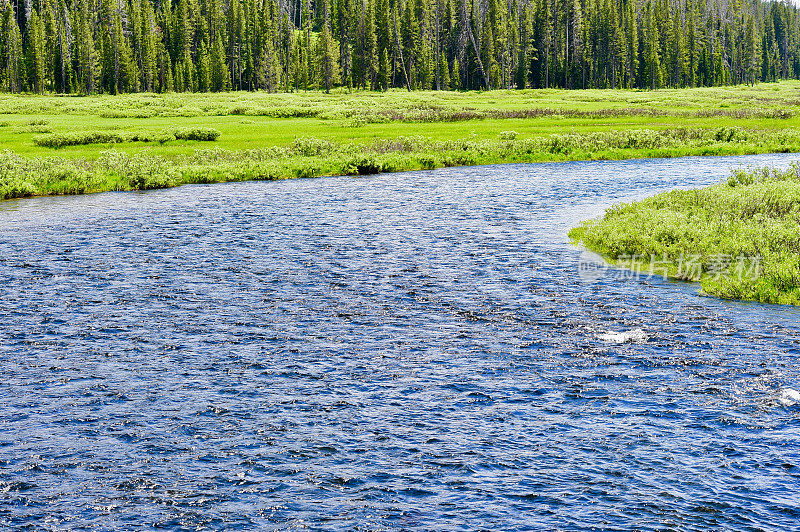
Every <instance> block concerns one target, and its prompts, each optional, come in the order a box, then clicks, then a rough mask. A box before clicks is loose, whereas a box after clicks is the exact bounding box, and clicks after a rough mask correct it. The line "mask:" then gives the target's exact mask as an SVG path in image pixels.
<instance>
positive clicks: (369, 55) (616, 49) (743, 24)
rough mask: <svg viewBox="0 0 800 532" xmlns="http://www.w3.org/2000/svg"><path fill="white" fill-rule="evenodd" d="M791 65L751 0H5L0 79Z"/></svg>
mask: <svg viewBox="0 0 800 532" xmlns="http://www.w3.org/2000/svg"><path fill="white" fill-rule="evenodd" d="M798 77H800V15H798V9H797V8H796V7H794V6H793V5H792V4H789V3H788V2H787V3H781V2H775V1H770V2H762V1H760V0H757V1H752V0H154V1H151V0H0V88H1V89H2V90H3V91H6V92H32V93H73V94H96V93H104V94H117V93H128V92H169V91H176V92H219V91H227V90H251V91H255V90H264V91H270V92H276V91H293V90H320V89H321V90H330V89H331V88H333V87H347V88H354V89H368V90H376V91H378V90H385V89H388V88H407V89H408V90H426V89H427V90H465V89H472V90H474V89H500V88H541V87H551V88H567V89H573V88H574V89H577V88H643V89H657V88H662V87H695V86H718V85H728V84H742V83H749V84H752V83H756V82H759V81H774V80H779V79H789V78H798Z"/></svg>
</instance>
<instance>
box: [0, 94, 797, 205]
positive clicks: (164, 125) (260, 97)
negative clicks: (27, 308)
mask: <svg viewBox="0 0 800 532" xmlns="http://www.w3.org/2000/svg"><path fill="white" fill-rule="evenodd" d="M775 151H783V152H786V151H800V82H797V81H786V82H780V83H772V84H760V85H756V86H737V87H722V88H720V87H715V88H697V89H672V90H668V89H665V90H659V91H631V90H585V91H566V90H542V89H540V90H525V91H491V92H466V93H459V92H412V93H409V92H406V91H401V90H393V91H389V92H384V93H373V92H352V93H351V92H345V91H338V92H333V93H331V94H324V93H321V92H298V93H290V94H268V93H250V92H247V93H245V92H235V93H216V94H176V93H170V94H129V95H119V96H102V95H101V96H90V97H76V96H37V95H15V94H2V95H0V197H2V198H6V199H7V198H13V197H20V196H30V195H48V194H80V193H88V192H98V191H106V190H133V189H147V188H161V187H169V186H176V185H181V184H185V183H211V182H222V181H234V180H245V179H284V178H293V177H313V176H321V175H363V174H370V173H377V172H392V171H402V170H414V169H427V168H436V167H441V166H461V165H474V164H489V163H502V162H544V161H566V160H582V159H623V158H635V157H670V156H681V155H733V154H746V153H762V152H775Z"/></svg>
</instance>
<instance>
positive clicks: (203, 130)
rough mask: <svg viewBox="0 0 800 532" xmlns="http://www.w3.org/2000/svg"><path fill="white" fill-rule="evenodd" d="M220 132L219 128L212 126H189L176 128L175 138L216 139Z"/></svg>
mask: <svg viewBox="0 0 800 532" xmlns="http://www.w3.org/2000/svg"><path fill="white" fill-rule="evenodd" d="M220 134H221V133H220V132H219V131H218V130H216V129H214V128H210V127H187V128H181V129H178V130H175V138H176V139H178V140H201V141H215V140H217V139H218V138H219V136H220Z"/></svg>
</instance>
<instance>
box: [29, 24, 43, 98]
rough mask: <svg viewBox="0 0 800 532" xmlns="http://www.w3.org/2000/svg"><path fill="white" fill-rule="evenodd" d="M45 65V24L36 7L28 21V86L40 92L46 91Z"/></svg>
mask: <svg viewBox="0 0 800 532" xmlns="http://www.w3.org/2000/svg"><path fill="white" fill-rule="evenodd" d="M45 66H46V57H45V42H44V24H43V22H42V19H41V17H39V13H38V12H37V11H36V9H34V10H33V11H32V12H31V18H30V20H29V21H28V68H29V74H28V79H29V80H30V83H29V84H28V86H29V87H31V88H32V89H33V91H34V92H37V93H39V94H42V93H44V91H45Z"/></svg>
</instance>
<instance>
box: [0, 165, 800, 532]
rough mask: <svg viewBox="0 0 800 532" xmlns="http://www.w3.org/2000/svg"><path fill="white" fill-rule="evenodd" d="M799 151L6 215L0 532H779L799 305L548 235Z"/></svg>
mask: <svg viewBox="0 0 800 532" xmlns="http://www.w3.org/2000/svg"><path fill="white" fill-rule="evenodd" d="M797 157H798V156H796V155H795V156H792V155H773V156H753V157H741V158H704V159H700V158H687V159H673V160H644V161H627V162H587V163H571V164H555V165H536V166H531V165H506V166H494V167H479V168H457V169H447V170H439V171H433V172H417V173H407V174H396V175H388V176H377V177H371V178H360V179H352V178H346V177H343V178H329V179H317V180H298V181H287V182H278V183H239V184H227V185H212V186H187V187H182V188H178V189H172V190H164V191H155V192H148V193H110V194H101V195H94V196H84V197H67V198H49V199H31V200H23V201H13V202H5V203H2V204H0V283H1V285H0V319H2V324H1V325H0V367H1V368H2V379H0V527H3V528H5V529H21V528H26V527H29V528H31V529H36V530H43V529H44V530H47V529H53V530H62V529H101V530H112V529H118V530H122V529H131V528H135V529H149V528H165V529H172V530H195V529H203V528H208V529H213V530H218V529H240V530H251V529H271V528H276V529H285V528H303V527H310V528H313V529H353V528H358V529H364V530H373V529H395V528H401V529H443V530H444V529H446V530H452V529H493V530H496V529H554V528H560V529H564V530H570V529H581V528H586V527H589V526H592V525H594V526H596V527H597V528H599V529H618V530H670V529H681V530H708V529H738V530H756V529H758V530H787V529H797V528H798V523H800V493H798V491H799V490H800V405H795V404H794V401H792V400H787V399H786V397H787V393H788V394H789V395H791V392H790V391H787V389H789V388H793V389H800V367H799V366H798V361H800V340H799V338H798V337H799V334H800V312H798V310H797V309H793V308H780V307H773V306H763V305H757V304H747V303H735V302H724V301H719V300H716V299H710V298H703V297H700V296H698V295H697V287H696V286H694V285H688V284H680V283H669V282H663V281H656V280H649V281H648V280H642V279H639V280H637V279H629V278H624V277H623V276H619V275H607V276H606V277H604V278H602V279H600V280H599V281H598V282H585V281H582V280H581V279H580V278H579V276H578V274H577V266H576V263H577V257H578V255H579V250H576V249H575V248H573V247H572V246H571V245H570V244H569V242H568V240H567V237H566V231H567V230H568V229H569V228H570V227H571V226H572V225H574V224H576V223H577V222H578V221H579V220H582V219H585V218H589V217H593V216H596V215H598V214H600V213H601V212H602V210H603V209H604V208H605V207H607V206H609V205H611V204H613V203H614V202H617V201H619V200H623V199H632V198H635V197H640V196H644V195H649V194H651V193H653V192H656V191H660V190H664V189H669V188H673V187H676V186H690V185H705V184H710V183H714V182H716V181H718V180H719V179H720V178H722V177H723V176H724V175H726V174H727V171H728V169H729V168H731V167H733V166H737V165H740V164H750V163H757V164H767V163H769V164H777V165H780V166H785V165H786V164H788V162H789V161H790V160H792V159H796V158H797ZM639 329H641V331H638V330H639ZM630 331H634V333H633V334H632V335H629V336H630V337H631V338H633V339H637V338H638V341H633V342H626V343H617V342H615V341H614V339H613V336H614V335H613V334H611V333H629V332H630Z"/></svg>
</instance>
